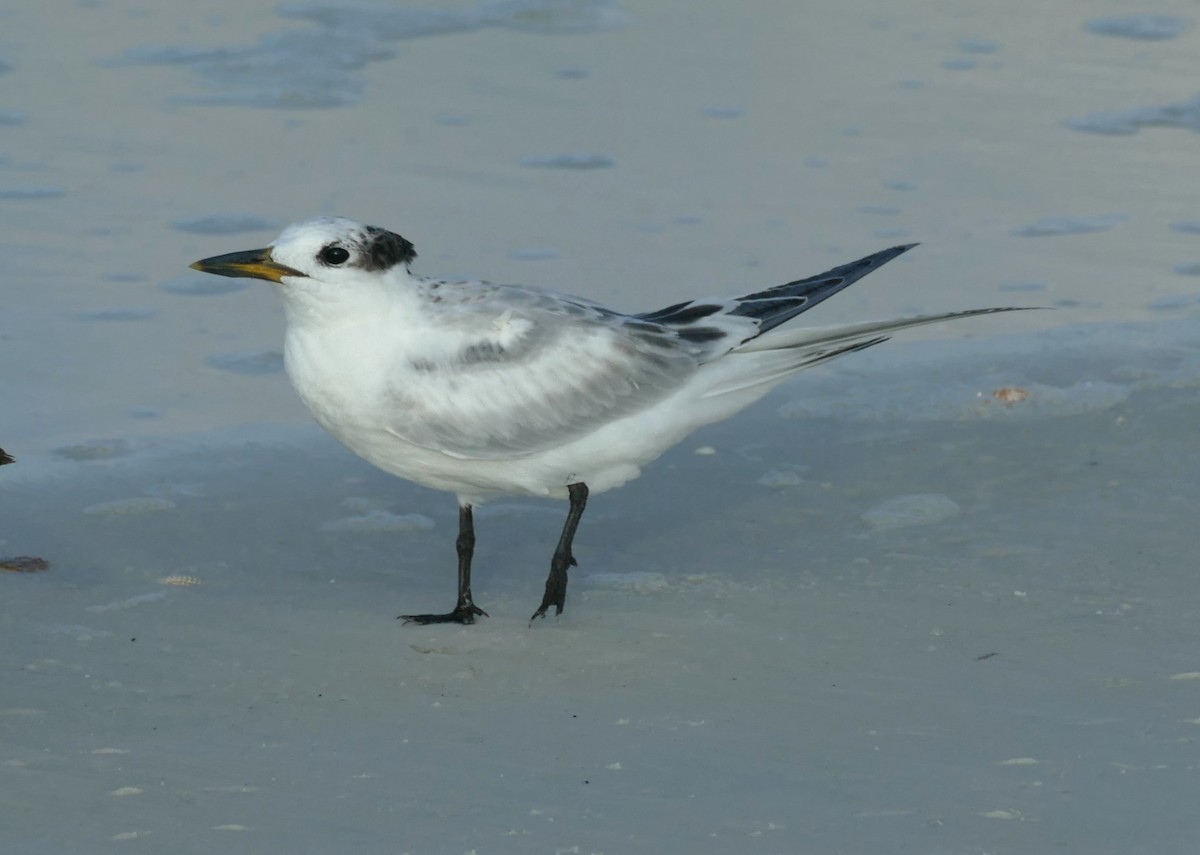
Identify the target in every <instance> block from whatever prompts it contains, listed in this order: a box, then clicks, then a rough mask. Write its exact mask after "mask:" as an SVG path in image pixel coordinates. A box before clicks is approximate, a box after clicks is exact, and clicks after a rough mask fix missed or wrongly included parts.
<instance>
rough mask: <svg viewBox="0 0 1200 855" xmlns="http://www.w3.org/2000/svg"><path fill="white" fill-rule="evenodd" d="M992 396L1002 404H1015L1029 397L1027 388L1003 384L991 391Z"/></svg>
mask: <svg viewBox="0 0 1200 855" xmlns="http://www.w3.org/2000/svg"><path fill="white" fill-rule="evenodd" d="M992 397H993V398H995V399H996V400H997V401H999V402H1000V403H1002V404H1016V403H1019V402H1021V401H1024V400H1025V399H1026V398H1028V397H1029V390H1028V389H1022V388H1021V387H1020V386H1003V387H1001V388H999V389H997V390H996V391H995V392H993V393H992Z"/></svg>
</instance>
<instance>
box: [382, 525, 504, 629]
mask: <svg viewBox="0 0 1200 855" xmlns="http://www.w3.org/2000/svg"><path fill="white" fill-rule="evenodd" d="M454 545H455V547H456V548H457V549H458V603H457V605H455V606H454V611H452V612H448V613H446V614H444V615H400V619H401V620H403V621H404V622H405V623H409V622H410V621H411V622H412V623H421V624H425V623H475V616H476V615H483V616H484V617H487V616H488V613H487V612H485V611H484V610H483V609H481V608H479V606H477V605H475V601H474V600H473V599H471V557H472V556H473V555H474V554H475V515H474V513H473V512H472V510H471V506H470V505H459V506H458V540H456V541H455V542H454Z"/></svg>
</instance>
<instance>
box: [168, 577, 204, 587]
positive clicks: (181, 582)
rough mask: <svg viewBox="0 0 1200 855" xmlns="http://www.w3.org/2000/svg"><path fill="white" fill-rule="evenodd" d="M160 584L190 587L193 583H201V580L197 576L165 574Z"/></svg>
mask: <svg viewBox="0 0 1200 855" xmlns="http://www.w3.org/2000/svg"><path fill="white" fill-rule="evenodd" d="M158 584H160V585H175V586H176V587H179V588H188V587H191V586H192V585H200V584H202V583H201V581H200V580H199V579H198V578H196V577H195V576H163V577H162V578H161V579H159V580H158Z"/></svg>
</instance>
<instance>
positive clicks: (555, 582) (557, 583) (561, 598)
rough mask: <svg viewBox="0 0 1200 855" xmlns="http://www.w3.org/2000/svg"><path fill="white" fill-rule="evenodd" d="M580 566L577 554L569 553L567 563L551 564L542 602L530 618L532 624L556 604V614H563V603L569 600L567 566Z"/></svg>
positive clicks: (556, 562) (555, 562)
mask: <svg viewBox="0 0 1200 855" xmlns="http://www.w3.org/2000/svg"><path fill="white" fill-rule="evenodd" d="M568 565H569V566H571V567H578V566H579V564H578V562H576V561H575V556H573V555H568V556H567V560H566V562H565V563H562V564H560V563H559V562H558V561H554V562H552V563H551V565H550V575H549V576H548V577H547V578H546V593H545V594H543V595H542V604H541V605H540V606H538V610H537V611H536V612H534V613H533V617H531V618H530V619H529V624H530V626H532V625H533V622H534V621H535V620H537V619H538V618H544V617H545V616H546V610H547V609H548V608H550V607H551V606H554V614H556V615H561V614H562V610H563V605H565V604H566V602H567V566H568Z"/></svg>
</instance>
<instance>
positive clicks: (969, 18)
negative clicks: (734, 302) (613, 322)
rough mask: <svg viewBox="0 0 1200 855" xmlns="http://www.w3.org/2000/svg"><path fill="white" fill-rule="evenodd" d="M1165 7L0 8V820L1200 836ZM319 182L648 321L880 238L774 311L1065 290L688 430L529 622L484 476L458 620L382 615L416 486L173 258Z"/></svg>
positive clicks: (671, 847) (1158, 841)
mask: <svg viewBox="0 0 1200 855" xmlns="http://www.w3.org/2000/svg"><path fill="white" fill-rule="evenodd" d="M1152 11H1153V12H1154V15H1153V16H1138V17H1136V18H1133V19H1130V18H1129V10H1128V9H1123V8H1120V7H1119V5H1114V4H1103V3H1101V4H1096V3H1063V4H1053V5H1051V6H1047V5H1046V4H1041V3H1034V2H1032V0H1028V2H1025V0H1018V2H1014V3H1008V4H1001V5H997V4H989V3H984V2H982V0H979V2H966V3H958V4H954V5H953V7H952V8H951V7H946V6H944V5H943V4H935V3H933V2H931V0H920V2H916V3H910V4H905V6H904V8H903V9H902V10H901V9H900V8H899V7H897V6H896V5H895V4H885V3H882V2H868V3H860V4H855V5H854V6H853V8H850V7H820V8H802V7H800V6H798V5H796V4H794V3H784V2H782V0H780V2H765V3H761V4H758V5H756V6H755V8H754V10H753V11H747V7H745V6H741V5H737V4H719V3H707V2H706V3H688V4H681V3H677V2H665V0H664V2H647V3H640V4H636V5H635V4H628V3H627V4H622V5H617V4H614V3H606V2H599V0H596V1H595V2H586V0H582V1H581V2H562V3H554V2H546V1H545V0H543V2H533V0H522V2H504V3H500V2H487V3H481V4H478V5H474V4H471V3H466V2H454V3H450V2H447V3H436V2H427V3H423V4H421V5H419V6H418V5H412V6H407V5H403V4H366V3H334V2H324V3H323V2H292V3H286V4H284V5H283V6H281V7H279V8H278V9H273V8H272V7H269V6H260V7H255V8H249V9H247V8H243V6H242V5H239V4H235V3H232V2H230V0H204V1H203V2H197V3H194V4H190V5H188V6H186V7H184V6H180V7H172V8H166V7H160V6H154V5H148V4H144V3H139V2H116V0H86V2H85V0H80V2H77V3H74V4H67V5H66V6H64V7H59V6H54V5H53V4H44V3H23V4H16V5H15V6H10V8H8V9H7V10H4V11H0V27H3V31H4V32H6V33H8V34H9V37H8V38H6V39H3V40H0V218H3V222H4V227H5V229H4V234H5V249H6V251H5V252H4V253H0V283H3V288H4V297H5V299H4V313H3V320H0V357H2V359H3V363H2V364H3V365H4V366H5V368H4V372H3V383H2V384H0V394H2V396H3V411H2V417H0V447H3V448H4V449H5V450H6V451H7V452H9V453H11V454H13V455H14V456H16V457H17V459H18V460H17V463H16V464H15V465H12V466H5V467H4V468H3V470H0V558H3V557H14V556H21V555H26V556H36V557H42V558H45V559H46V560H47V561H48V562H49V564H50V569H49V570H46V571H43V572H28V573H26V572H21V573H18V572H0V587H2V588H3V591H2V592H0V628H2V632H3V639H4V644H3V650H2V652H0V660H2V662H3V666H4V670H5V673H6V674H8V675H9V676H8V677H7V678H6V679H5V680H4V681H3V686H0V850H3V851H5V852H8V851H12V852H22V853H25V852H28V853H40V852H47V853H48V852H56V853H57V852H63V851H68V852H76V851H87V852H107V851H128V850H130V849H131V848H136V847H142V848H144V847H145V846H146V845H149V846H151V847H152V848H154V849H155V850H163V851H166V850H169V851H173V852H210V851H212V850H213V849H214V848H217V847H220V848H222V849H225V850H228V851H231V852H239V851H245V852H254V853H263V852H276V851H278V852H285V851H286V852H307V851H311V852H329V851H343V850H347V849H351V848H353V849H354V850H356V851H360V852H367V853H370V852H380V853H384V852H387V853H394V852H406V851H407V852H414V853H417V852H448V853H461V852H468V851H475V852H477V853H479V855H484V853H493V852H528V851H547V852H549V851H558V852H580V853H588V852H608V853H613V852H664V851H681V852H693V851H694V852H713V853H718V852H720V853H725V852H731V851H738V852H764V853H769V852H797V851H802V852H855V853H857V852H870V851H889V852H976V851H986V852H1038V851H1049V850H1051V849H1060V848H1068V849H1072V850H1079V851H1088V852H1114V853H1116V852H1147V853H1150V852H1153V853H1156V855H1157V853H1174V852H1180V853H1185V852H1192V851H1194V841H1195V840H1196V839H1197V837H1198V836H1200V820H1197V819H1196V817H1195V811H1194V809H1193V802H1194V797H1193V796H1194V791H1195V773H1196V768H1197V764H1196V758H1195V756H1194V748H1195V745H1196V739H1197V733H1198V731H1197V727H1198V726H1200V725H1198V724H1197V722H1200V697H1198V696H1197V695H1196V691H1197V689H1198V688H1200V676H1198V675H1200V670H1198V669H1200V664H1198V663H1197V661H1196V656H1195V644H1194V635H1195V633H1194V626H1195V624H1196V618H1197V614H1198V612H1200V595H1198V594H1197V586H1196V584H1195V572H1194V561H1193V560H1192V558H1191V556H1193V555H1194V554H1195V553H1196V551H1197V549H1196V546H1197V545H1196V543H1195V542H1194V541H1195V535H1194V531H1195V526H1194V521H1193V517H1194V513H1193V510H1194V508H1195V506H1196V500H1197V498H1198V497H1197V496H1196V486H1195V485H1196V484H1197V483H1200V479H1198V478H1197V477H1196V475H1197V473H1196V472H1195V471H1194V470H1195V468H1196V466H1197V459H1198V458H1197V455H1196V452H1197V446H1196V442H1195V441H1194V438H1193V437H1194V434H1195V430H1194V426H1195V424H1196V419H1197V415H1198V414H1197V412H1196V410H1197V405H1198V399H1197V395H1196V390H1197V389H1198V388H1200V351H1198V342H1200V337H1197V336H1196V335H1195V332H1194V330H1195V322H1196V312H1197V310H1198V309H1197V307H1198V306H1200V292H1198V290H1197V287H1196V281H1197V280H1196V277H1195V274H1194V270H1193V268H1195V267H1196V265H1197V264H1200V237H1198V236H1197V232H1198V231H1200V228H1197V227H1194V226H1195V224H1196V223H1197V222H1200V207H1198V205H1200V203H1197V201H1196V195H1195V192H1194V184H1195V182H1194V181H1191V180H1189V179H1190V176H1191V175H1192V174H1193V173H1194V171H1195V164H1194V163H1193V161H1194V159H1195V157H1194V152H1195V144H1194V140H1195V136H1194V133H1193V129H1192V124H1193V122H1192V118H1194V117H1193V115H1192V114H1193V113H1194V112H1195V111H1194V109H1192V107H1193V106H1194V100H1195V98H1194V96H1195V91H1196V90H1195V75H1194V70H1195V64H1194V58H1195V40H1196V37H1197V36H1196V33H1197V29H1196V27H1195V25H1194V19H1195V18H1196V14H1197V13H1196V10H1195V8H1194V6H1193V5H1191V4H1188V3H1183V2H1167V3H1165V4H1163V5H1161V6H1158V7H1156V8H1155V9H1154V10H1152ZM1114 21H1115V22H1114ZM18 33H19V34H20V38H17V37H16V36H15V35H13V34H18ZM1080 117H1086V118H1080ZM1080 131H1091V132H1090V133H1081V132H1080ZM315 213H341V214H345V215H348V216H352V217H355V218H357V219H361V220H365V221H369V222H374V223H378V224H380V225H383V226H386V227H389V228H393V229H395V230H397V231H400V232H402V233H403V234H405V235H406V236H407V237H408V238H410V239H412V240H413V241H414V242H415V243H416V246H417V249H418V251H419V252H420V253H421V256H420V259H419V260H418V263H417V265H416V269H417V271H418V272H422V273H430V274H439V275H445V276H449V277H456V276H486V277H487V278H490V279H493V280H501V281H504V280H508V281H524V282H530V283H534V284H540V285H545V286H548V287H553V288H558V289H560V290H566V291H569V292H573V293H578V294H583V295H586V296H589V297H592V298H595V299H599V300H602V301H605V302H608V303H611V304H612V305H614V306H618V307H621V308H627V309H631V310H633V309H638V310H644V309H651V308H655V307H657V306H662V305H667V304H670V303H672V302H677V301H679V300H681V299H685V298H688V297H693V296H697V295H707V294H721V293H736V292H745V291H751V290H757V289H759V288H761V287H764V286H766V285H771V284H775V283H777V282H781V281H786V280H788V279H792V278H795V277H796V276H802V275H808V274H812V273H815V272H818V271H819V270H822V269H825V268H828V267H832V266H834V265H836V264H838V263H841V262H844V261H848V260H850V259H852V258H855V257H857V256H860V255H864V254H866V253H868V252H870V251H873V250H875V249H878V248H880V247H881V246H882V245H887V244H888V243H889V242H901V241H903V242H910V241H914V240H915V241H921V242H922V243H923V246H922V247H921V248H920V249H919V250H917V251H915V252H912V253H909V254H908V255H906V256H905V257H904V258H903V259H901V260H899V261H897V262H896V264H894V265H890V266H889V267H888V268H887V269H886V270H884V271H880V272H879V273H876V274H875V275H873V276H871V277H869V278H868V279H867V280H865V281H864V282H862V283H859V284H857V285H855V287H854V288H853V289H851V290H849V291H847V292H846V293H845V294H842V295H839V296H838V298H837V299H836V300H833V301H830V302H829V303H827V304H824V305H822V306H821V307H820V309H819V310H818V312H819V316H818V315H814V316H813V317H812V322H813V323H815V324H827V323H837V322H840V321H847V320H853V319H864V318H869V317H886V316H889V315H895V314H901V313H908V312H914V311H946V310H951V309H957V308H968V307H977V306H986V305H1011V304H1026V305H1039V306H1049V307H1055V310H1054V311H1045V312H1025V313H1015V314H1010V315H1003V316H998V317H993V318H984V319H978V320H974V321H966V322H963V323H960V324H956V325H952V326H945V327H939V328H936V329H933V330H930V331H924V332H920V333H918V334H916V335H913V336H910V338H916V339H921V338H924V339H933V338H936V339H937V341H929V340H926V341H918V342H916V343H902V342H893V343H889V344H887V345H885V346H882V347H879V348H875V349H873V350H871V351H869V352H866V353H863V354H858V355H855V356H854V357H850V358H847V359H843V360H840V361H838V362H836V363H834V364H832V365H830V366H828V367H825V368H822V369H819V370H814V371H813V372H810V373H808V374H806V375H804V376H802V377H799V378H797V379H796V380H795V381H794V382H791V383H789V384H787V385H786V386H784V387H782V388H781V389H779V390H778V391H777V392H775V393H774V394H773V395H772V396H771V397H770V398H768V399H767V400H766V401H764V402H763V403H762V404H760V405H758V406H757V407H755V408H754V409H752V410H751V411H749V412H747V413H745V414H743V415H742V416H741V417H739V418H738V419H736V420H734V421H731V422H729V423H727V424H724V425H717V426H713V427H712V428H709V429H707V430H705V431H703V432H701V433H700V434H697V435H696V436H695V437H693V438H691V439H689V440H688V441H685V442H684V443H683V444H682V445H681V446H679V447H678V448H677V449H675V450H674V451H672V452H671V453H669V454H668V455H667V456H666V457H664V458H663V459H662V460H661V461H659V462H658V463H656V464H655V465H654V466H652V467H651V468H650V469H649V470H648V472H647V473H646V476H645V477H644V478H642V479H640V480H639V481H637V482H634V483H633V484H631V485H629V486H628V487H626V488H624V489H622V490H621V491H618V492H614V493H610V494H605V495H603V496H599V497H596V498H595V500H594V501H593V502H592V503H591V505H590V506H589V510H588V515H587V517H586V518H585V520H584V523H583V526H582V528H581V530H580V536H579V540H578V541H577V550H576V552H577V555H578V557H579V560H580V565H581V566H580V568H579V571H578V572H576V573H575V575H574V577H573V580H572V582H571V590H570V593H569V598H568V605H567V612H566V613H565V614H564V615H563V617H562V618H561V619H560V620H558V621H546V622H544V623H541V624H539V625H537V626H535V627H534V628H532V629H530V628H528V627H527V623H526V622H527V616H528V614H529V612H530V611H532V608H533V607H534V606H535V605H536V603H537V600H538V598H539V597H540V587H541V585H542V580H543V578H544V573H545V568H546V565H547V562H548V558H549V551H550V549H551V548H552V546H553V542H554V540H555V539H556V538H557V531H558V528H559V526H560V525H561V516H562V513H563V509H562V508H561V507H559V506H557V505H554V504H549V503H547V504H539V503H533V502H526V501H516V500H514V501H511V502H497V503H496V504H494V505H491V506H485V507H484V508H481V509H480V511H479V515H478V518H479V537H480V541H479V550H480V552H479V560H478V564H479V569H478V581H477V584H476V593H477V596H478V598H479V600H480V602H481V604H482V605H483V606H484V608H487V609H488V610H489V611H490V612H491V615H492V616H491V618H490V619H487V620H485V621H483V622H481V623H480V624H479V625H476V626H474V627H469V628H457V627H456V628H416V627H403V626H401V625H399V624H398V622H397V621H395V620H394V617H395V615H396V614H400V613H402V612H406V611H412V610H424V609H435V608H439V607H444V606H448V605H449V602H448V600H449V597H450V595H451V589H452V586H453V567H452V560H453V548H452V541H453V535H454V531H455V525H456V517H455V510H454V506H453V500H452V499H451V498H450V497H449V496H446V495H443V494H439V493H435V492H431V491H428V490H424V489H422V488H419V487H416V486H413V485H409V484H405V483H402V482H399V481H397V480H396V479H392V478H389V477H387V476H385V475H383V474H381V473H379V472H376V471H375V470H373V469H371V468H370V467H369V466H367V465H366V464H364V463H362V462H361V461H358V460H356V459H355V458H353V457H352V456H350V455H349V454H348V453H346V452H344V451H342V450H340V449H339V448H338V447H337V446H336V445H335V444H334V443H333V441H332V440H330V439H328V438H327V437H325V436H324V435H323V434H322V433H321V432H320V431H319V429H317V428H316V427H314V426H312V424H311V423H310V421H309V419H308V417H307V415H306V414H305V413H304V412H303V409H302V407H301V405H300V404H299V403H298V402H297V401H296V399H295V397H294V395H293V393H292V392H291V390H290V389H289V387H288V385H287V381H286V377H285V376H284V375H283V374H282V372H281V371H280V367H281V364H280V357H279V350H280V346H281V337H282V315H281V311H280V307H279V306H278V304H277V302H276V300H275V298H274V295H273V294H272V293H271V292H270V290H269V289H267V288H266V287H261V288H260V287H256V286H255V285H254V284H252V283H248V282H244V281H241V280H226V279H218V278H216V277H203V276H200V275H199V274H194V273H191V272H189V271H188V270H187V265H188V264H189V263H190V262H191V261H193V260H194V259H196V258H200V257H203V256H207V255H212V254H216V253H221V252H227V251H232V250H237V249H247V248H250V247H253V246H261V245H263V244H265V243H266V242H267V241H269V240H270V239H271V238H272V237H273V235H274V233H275V231H276V230H277V228H278V227H279V226H280V225H281V224H283V223H287V222H290V221H293V220H297V219H301V218H304V217H308V216H310V215H312V214H315ZM25 566H26V567H28V566H29V565H25ZM63 817H70V818H71V822H70V823H64V821H63Z"/></svg>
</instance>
